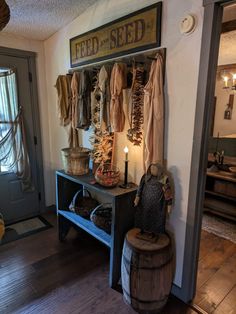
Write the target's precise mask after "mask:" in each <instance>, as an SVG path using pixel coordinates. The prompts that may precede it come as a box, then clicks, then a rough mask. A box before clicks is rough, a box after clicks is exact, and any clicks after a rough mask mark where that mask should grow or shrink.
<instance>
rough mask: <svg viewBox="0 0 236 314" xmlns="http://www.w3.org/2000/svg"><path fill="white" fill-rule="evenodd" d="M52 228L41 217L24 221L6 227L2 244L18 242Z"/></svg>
mask: <svg viewBox="0 0 236 314" xmlns="http://www.w3.org/2000/svg"><path fill="white" fill-rule="evenodd" d="M51 227H52V225H51V224H50V223H49V222H48V221H47V220H46V219H44V218H43V217H41V216H37V217H33V218H29V219H26V220H22V221H19V222H17V223H14V224H10V225H7V226H6V229H5V234H4V236H3V238H2V242H0V244H1V245H2V244H6V243H9V242H11V241H16V240H18V239H21V238H24V237H27V236H29V235H32V234H34V233H37V232H40V231H43V230H46V229H48V228H51Z"/></svg>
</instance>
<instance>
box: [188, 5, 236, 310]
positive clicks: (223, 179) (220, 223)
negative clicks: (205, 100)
mask: <svg viewBox="0 0 236 314" xmlns="http://www.w3.org/2000/svg"><path fill="white" fill-rule="evenodd" d="M235 51H236V2H235V3H232V4H229V5H228V6H225V7H224V8H223V18H222V28H221V35H220V47H219V55H218V62H217V71H216V77H215V91H214V98H213V102H212V116H211V117H210V121H209V122H210V133H209V137H208V158H207V171H206V173H205V180H206V186H205V197H204V203H203V215H202V229H201V241H200V253H199V259H198V274H197V289H196V296H195V298H194V300H193V303H194V304H196V305H197V306H198V307H199V308H201V309H202V310H204V311H205V312H206V313H226V312H227V313H236V303H235V302H236V301H235V300H236V276H235V265H236V111H235V106H236V102H235V97H236V54H235ZM234 171H235V172H234Z"/></svg>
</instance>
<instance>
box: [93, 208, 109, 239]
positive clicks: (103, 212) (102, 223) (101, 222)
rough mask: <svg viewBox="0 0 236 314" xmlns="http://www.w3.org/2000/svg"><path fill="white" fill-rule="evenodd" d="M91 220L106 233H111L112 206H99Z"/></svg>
mask: <svg viewBox="0 0 236 314" xmlns="http://www.w3.org/2000/svg"><path fill="white" fill-rule="evenodd" d="M90 220H91V221H92V222H93V223H94V224H95V226H96V227H98V228H100V229H102V230H104V231H105V232H106V233H109V234H110V233H111V221H112V205H111V204H110V203H104V204H100V205H98V206H97V207H96V208H95V209H94V210H93V211H92V213H91V215H90Z"/></svg>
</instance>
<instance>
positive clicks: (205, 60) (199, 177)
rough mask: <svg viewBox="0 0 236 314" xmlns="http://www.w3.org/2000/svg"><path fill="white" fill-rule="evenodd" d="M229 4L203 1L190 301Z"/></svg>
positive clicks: (187, 285) (185, 292)
mask: <svg viewBox="0 0 236 314" xmlns="http://www.w3.org/2000/svg"><path fill="white" fill-rule="evenodd" d="M229 4H232V1H227V0H203V6H204V21H203V33H202V45H201V57H200V70H199V79H198V89H197V105H196V115H195V126H194V137H193V151H192V162H191V175H190V189H189V201H188V215H187V226H186V238H185V256H184V269H183V280H182V294H181V296H180V297H181V298H182V299H183V300H184V301H186V302H190V301H192V300H193V298H194V296H195V294H196V284H197V273H198V258H199V248H200V237H201V226H202V217H203V205H204V196H205V184H206V171H207V163H208V148H209V134H210V129H211V121H212V119H211V118H212V115H213V107H214V95H215V81H216V73H217V61H218V52H219V44H220V35H221V29H222V17H223V10H224V7H225V6H226V5H229ZM204 313H206V312H204Z"/></svg>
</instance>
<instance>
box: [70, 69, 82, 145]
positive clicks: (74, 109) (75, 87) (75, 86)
mask: <svg viewBox="0 0 236 314" xmlns="http://www.w3.org/2000/svg"><path fill="white" fill-rule="evenodd" d="M78 93H79V72H76V71H75V72H74V73H73V76H72V79H71V95H72V100H71V125H70V129H69V137H68V143H69V147H79V130H78V129H76V126H77V121H78V100H79V95H78Z"/></svg>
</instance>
